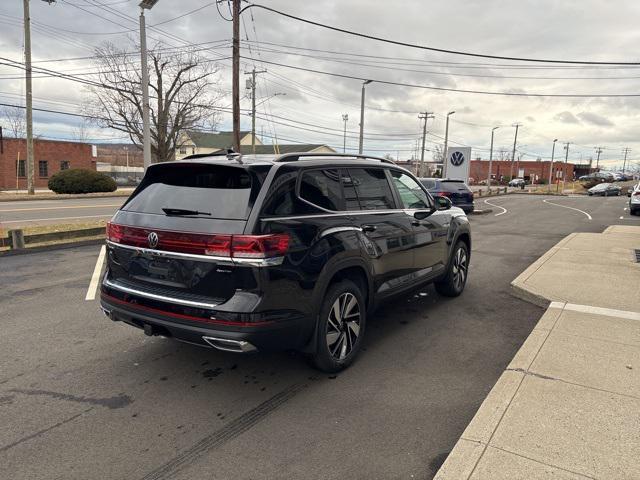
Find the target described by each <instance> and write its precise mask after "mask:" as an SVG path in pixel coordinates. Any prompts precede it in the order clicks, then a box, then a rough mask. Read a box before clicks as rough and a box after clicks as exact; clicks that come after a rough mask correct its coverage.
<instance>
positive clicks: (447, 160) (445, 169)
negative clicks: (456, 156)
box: [442, 111, 456, 178]
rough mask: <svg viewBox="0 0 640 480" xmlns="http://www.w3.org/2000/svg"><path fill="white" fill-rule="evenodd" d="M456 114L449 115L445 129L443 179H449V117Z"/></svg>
mask: <svg viewBox="0 0 640 480" xmlns="http://www.w3.org/2000/svg"><path fill="white" fill-rule="evenodd" d="M454 113H456V112H455V111H452V112H449V113H447V125H446V126H445V128H444V147H443V148H444V150H443V151H442V178H447V168H448V166H449V158H448V156H447V147H448V145H449V117H450V116H451V115H453V114H454Z"/></svg>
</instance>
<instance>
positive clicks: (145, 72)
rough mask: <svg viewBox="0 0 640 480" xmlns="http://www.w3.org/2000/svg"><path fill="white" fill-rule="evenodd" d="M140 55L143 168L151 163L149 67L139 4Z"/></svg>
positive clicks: (145, 37)
mask: <svg viewBox="0 0 640 480" xmlns="http://www.w3.org/2000/svg"><path fill="white" fill-rule="evenodd" d="M140 55H141V61H142V85H141V87H142V152H143V158H144V169H145V170H146V169H147V168H148V167H149V165H151V125H150V120H149V68H148V66H147V31H146V25H145V18H144V7H143V6H142V4H141V6H140Z"/></svg>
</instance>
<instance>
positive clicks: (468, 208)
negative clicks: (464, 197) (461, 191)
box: [453, 202, 475, 213]
mask: <svg viewBox="0 0 640 480" xmlns="http://www.w3.org/2000/svg"><path fill="white" fill-rule="evenodd" d="M453 206H454V207H458V208H461V209H462V210H464V212H465V213H471V212H473V209H474V208H475V206H474V204H473V202H471V203H467V202H460V203H453Z"/></svg>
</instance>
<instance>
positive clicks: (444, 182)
mask: <svg viewBox="0 0 640 480" xmlns="http://www.w3.org/2000/svg"><path fill="white" fill-rule="evenodd" d="M420 182H421V183H422V185H423V186H424V187H425V188H426V189H427V190H428V191H429V193H430V194H431V195H433V196H434V197H447V198H448V199H449V200H451V203H452V204H453V206H454V207H459V208H461V209H462V210H464V213H471V212H473V209H474V205H473V192H472V191H471V189H470V188H469V187H467V185H466V184H465V183H464V181H463V180H452V179H450V178H421V179H420Z"/></svg>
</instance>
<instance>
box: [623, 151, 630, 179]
mask: <svg viewBox="0 0 640 480" xmlns="http://www.w3.org/2000/svg"><path fill="white" fill-rule="evenodd" d="M630 151H631V149H630V148H628V147H625V148H624V150H622V152H623V153H624V163H623V164H622V173H623V174H624V173H625V171H626V170H627V154H628V153H629V152H630Z"/></svg>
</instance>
